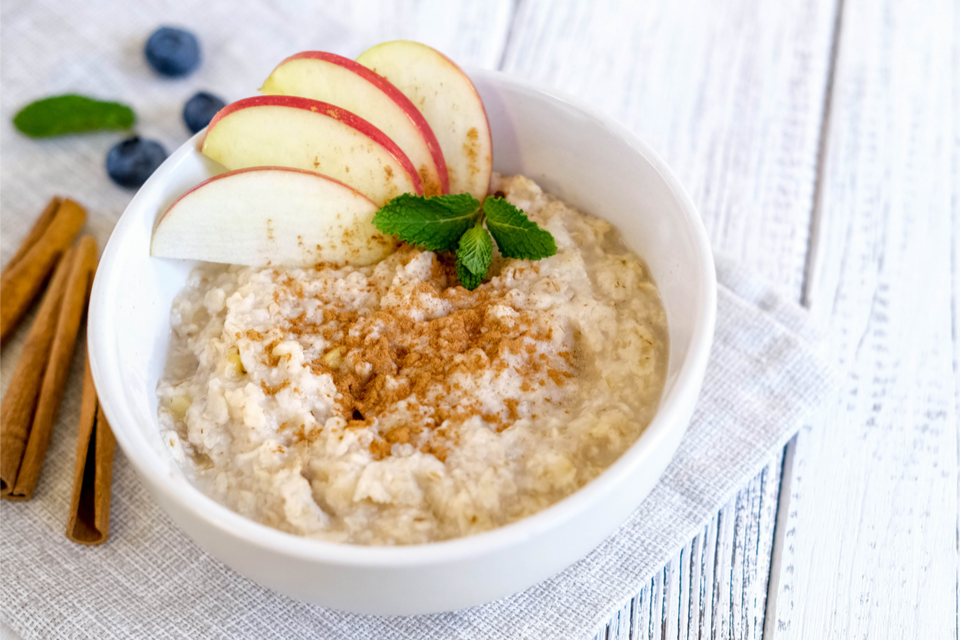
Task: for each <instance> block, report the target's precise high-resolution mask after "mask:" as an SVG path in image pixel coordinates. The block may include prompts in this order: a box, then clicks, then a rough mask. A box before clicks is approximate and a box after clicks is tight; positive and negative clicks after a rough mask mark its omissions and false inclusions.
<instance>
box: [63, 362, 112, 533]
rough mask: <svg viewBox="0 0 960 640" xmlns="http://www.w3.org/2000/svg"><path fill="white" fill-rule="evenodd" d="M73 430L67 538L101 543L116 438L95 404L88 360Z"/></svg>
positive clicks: (105, 530)
mask: <svg viewBox="0 0 960 640" xmlns="http://www.w3.org/2000/svg"><path fill="white" fill-rule="evenodd" d="M77 431H78V433H77V461H76V466H75V467H74V472H73V496H72V497H71V499H70V515H69V517H68V519H67V538H69V539H70V540H72V541H73V542H76V543H78V544H86V545H98V544H103V543H104V542H106V541H107V538H108V537H110V495H111V482H112V479H113V450H114V446H115V444H116V441H115V440H114V438H113V431H111V430H110V425H109V424H107V420H106V418H105V417H104V415H103V409H102V408H100V406H99V401H98V400H97V390H96V389H95V388H94V386H93V375H92V373H91V371H90V361H89V360H87V364H86V370H85V373H84V378H83V403H82V404H81V406H80V425H79V428H78V430H77Z"/></svg>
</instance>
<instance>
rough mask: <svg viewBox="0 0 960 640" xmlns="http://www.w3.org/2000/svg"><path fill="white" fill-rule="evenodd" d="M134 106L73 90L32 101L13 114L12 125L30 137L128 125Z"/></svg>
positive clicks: (132, 117) (130, 123) (112, 128)
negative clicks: (99, 98) (80, 94)
mask: <svg viewBox="0 0 960 640" xmlns="http://www.w3.org/2000/svg"><path fill="white" fill-rule="evenodd" d="M135 121H136V117H135V116H134V115H133V110H132V109H131V108H130V107H128V106H126V105H123V104H120V103H119V102H103V101H101V100H94V99H93V98H86V97H84V96H78V95H75V94H67V95H62V96H54V97H52V98H44V99H43V100H37V101H36V102H31V103H30V104H28V105H27V106H25V107H24V108H23V109H21V110H20V112H19V113H18V114H17V115H16V116H14V118H13V125H14V126H15V127H16V128H17V129H19V130H20V132H21V133H25V134H26V135H28V136H30V137H31V138H48V137H50V136H59V135H64V134H67V133H80V132H82V131H99V130H118V129H129V128H130V127H132V126H133V123H134V122H135Z"/></svg>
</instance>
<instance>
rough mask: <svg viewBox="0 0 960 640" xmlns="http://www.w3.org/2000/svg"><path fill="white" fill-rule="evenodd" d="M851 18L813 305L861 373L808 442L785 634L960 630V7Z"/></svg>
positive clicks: (846, 364)
mask: <svg viewBox="0 0 960 640" xmlns="http://www.w3.org/2000/svg"><path fill="white" fill-rule="evenodd" d="M842 25H843V26H842V30H841V35H840V40H839V47H838V57H837V61H836V77H835V81H834V85H833V93H832V99H831V105H832V106H831V110H830V116H829V121H828V127H827V139H826V145H825V151H826V153H825V158H824V163H823V167H822V175H823V180H822V191H821V198H820V202H819V204H818V207H817V212H818V216H819V220H818V225H817V226H818V227H819V233H818V236H817V238H816V241H817V245H816V251H815V256H816V259H815V262H814V264H813V265H812V269H811V272H810V273H811V281H810V283H809V292H808V296H807V297H808V299H809V301H810V305H811V308H812V310H813V312H814V313H815V314H816V315H817V316H818V317H820V318H821V319H822V320H823V321H824V322H826V323H828V324H829V326H830V328H831V339H830V347H831V350H832V352H833V354H834V355H835V357H836V359H837V360H838V363H839V364H840V365H841V367H842V368H843V370H845V371H846V376H845V378H844V379H843V382H842V384H841V388H840V389H839V398H838V401H837V405H836V407H835V411H834V415H833V416H832V418H831V419H830V420H829V421H828V422H827V423H826V424H824V425H822V426H821V427H820V428H817V429H813V430H811V431H809V432H804V433H803V434H801V442H800V446H798V449H797V454H796V465H797V468H798V472H797V474H796V475H795V476H794V480H796V481H797V485H798V486H797V488H796V490H793V491H791V495H792V496H794V497H792V498H791V502H793V501H794V500H796V504H794V505H791V507H790V508H788V513H789V515H788V516H787V520H786V523H785V525H786V528H788V529H791V530H793V531H794V533H793V535H792V539H791V542H790V546H792V547H793V549H794V554H793V557H792V558H791V559H790V560H789V561H788V562H787V563H785V564H784V566H783V567H782V568H781V573H783V574H787V575H790V576H791V577H790V579H789V580H787V581H784V582H782V583H781V585H780V587H779V589H778V591H777V594H776V598H777V606H776V607H773V608H774V609H775V615H776V621H775V625H773V628H774V629H775V633H774V634H773V637H775V638H777V639H778V640H779V639H780V638H956V637H957V595H958V594H957V566H958V557H957V531H958V529H957V499H958V495H957V490H958V488H957V481H958V476H957V430H958V413H957V401H958V398H960V395H958V394H957V365H958V360H960V359H958V357H957V353H958V351H957V338H958V336H957V332H958V316H957V306H956V305H957V282H958V274H960V272H958V259H960V254H958V244H957V235H958V232H957V226H958V224H960V181H958V180H957V171H958V169H957V167H958V160H960V154H958V134H960V55H958V44H960V29H958V27H960V12H958V4H957V3H955V2H948V1H944V2H929V3H926V4H925V5H924V7H923V10H922V11H920V10H917V7H916V6H914V5H912V4H910V3H905V2H894V1H890V0H885V1H875V0H845V2H844V13H843V19H842ZM951 292H952V294H953V295H952V296H951ZM951 297H952V300H951Z"/></svg>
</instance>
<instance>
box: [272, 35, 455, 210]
mask: <svg viewBox="0 0 960 640" xmlns="http://www.w3.org/2000/svg"><path fill="white" fill-rule="evenodd" d="M260 91H261V92H262V93H263V94H264V95H287V96H300V97H301V98H311V99H313V100H322V101H323V102H328V103H330V104H334V105H337V106H338V107H343V108H344V109H346V110H348V111H352V112H353V113H355V114H357V115H358V116H360V117H361V118H363V119H364V120H366V121H368V122H369V123H370V124H372V125H374V126H375V127H377V128H378V129H380V130H381V131H383V132H384V133H385V134H387V135H388V136H389V137H390V139H391V140H393V141H394V142H396V143H397V146H399V147H400V148H401V149H403V152H404V153H406V154H407V157H409V158H410V161H411V162H413V166H414V167H416V169H417V173H419V174H420V180H421V181H422V182H423V192H424V193H425V194H426V195H428V196H436V195H440V194H443V193H448V186H449V185H448V180H447V163H446V162H444V160H443V152H442V151H441V150H440V143H439V142H437V137H436V136H435V135H434V133H433V130H432V129H431V128H430V125H429V124H427V121H426V119H425V118H424V117H423V114H422V113H420V112H419V111H418V110H417V108H416V107H415V106H413V103H411V102H410V100H409V99H408V98H407V97H406V96H405V95H403V94H402V93H401V92H400V90H399V89H397V88H396V87H395V86H393V85H392V84H390V83H389V82H387V81H386V80H385V79H384V78H383V77H381V76H378V75H377V74H375V73H374V72H372V71H371V70H370V69H367V68H366V67H365V66H363V65H361V64H358V63H356V62H354V61H353V60H351V59H350V58H344V57H343V56H338V55H337V54H335V53H327V52H325V51H304V52H302V53H298V54H296V55H293V56H290V57H289V58H287V59H286V60H284V61H283V62H281V63H280V64H279V65H278V66H277V68H276V69H274V70H273V73H271V74H270V77H269V78H267V80H266V81H265V82H264V83H263V86H262V87H260Z"/></svg>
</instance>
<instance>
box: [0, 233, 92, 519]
mask: <svg viewBox="0 0 960 640" xmlns="http://www.w3.org/2000/svg"><path fill="white" fill-rule="evenodd" d="M71 262H72V264H71V265H70V275H69V276H68V279H67V285H66V290H65V291H64V294H63V302H62V303H61V305H60V315H59V318H58V319H57V329H56V334H55V336H54V339H53V344H52V346H51V347H50V358H49V360H48V361H47V366H46V370H45V371H44V374H43V385H42V386H41V387H40V397H39V399H38V401H37V409H36V412H35V413H34V416H33V423H32V425H31V427H30V437H29V438H28V440H27V446H26V449H25V450H24V452H23V461H22V462H21V463H20V470H19V471H18V472H17V480H16V483H15V484H14V486H13V489H12V490H11V491H10V493H9V494H8V495H6V496H4V497H5V498H7V499H8V500H29V499H30V498H31V497H32V496H33V490H34V489H35V488H36V486H37V480H38V479H39V477H40V468H41V466H42V465H43V458H44V456H45V455H46V453H47V445H48V444H49V442H50V434H51V433H52V432H53V425H54V424H55V423H56V420H57V412H58V411H59V409H60V400H61V398H62V397H63V388H64V386H65V383H66V378H67V373H68V372H69V369H70V360H71V358H72V357H73V348H74V345H75V344H76V340H77V332H78V331H79V330H80V321H81V319H82V318H83V312H84V310H86V308H87V299H88V297H89V295H90V287H91V285H92V284H93V273H94V270H95V269H96V266H97V242H96V240H94V239H93V237H92V236H85V237H84V238H83V239H82V240H80V244H79V245H78V246H77V249H76V253H75V254H74V255H73V256H72V260H71Z"/></svg>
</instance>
